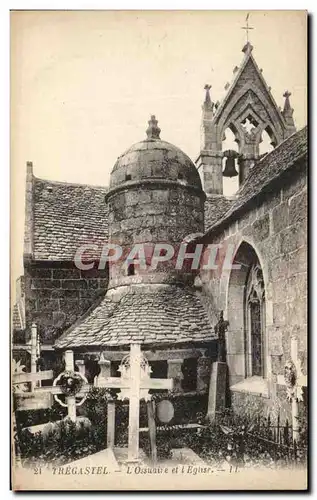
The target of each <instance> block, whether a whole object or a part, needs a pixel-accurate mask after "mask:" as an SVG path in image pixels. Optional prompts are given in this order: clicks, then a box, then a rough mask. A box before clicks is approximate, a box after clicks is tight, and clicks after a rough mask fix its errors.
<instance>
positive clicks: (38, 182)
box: [33, 177, 108, 261]
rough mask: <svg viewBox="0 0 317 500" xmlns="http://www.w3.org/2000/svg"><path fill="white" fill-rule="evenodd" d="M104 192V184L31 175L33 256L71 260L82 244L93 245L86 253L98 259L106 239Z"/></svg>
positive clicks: (105, 190) (106, 225) (41, 258)
mask: <svg viewBox="0 0 317 500" xmlns="http://www.w3.org/2000/svg"><path fill="white" fill-rule="evenodd" d="M106 193H107V188H104V187H97V186H87V185H81V184H68V183H63V182H53V181H48V180H43V179H37V178H36V177H33V258H34V259H36V260H53V261H54V260H55V261H56V260H58V261H59V260H61V261H71V260H73V258H74V255H75V252H76V250H77V248H78V247H79V246H80V245H83V244H94V245H97V246H98V250H97V251H91V252H90V254H89V256H90V257H91V258H93V259H95V258H98V256H100V250H99V249H101V247H102V245H103V244H104V243H106V242H107V239H108V206H107V203H106V202H105V194H106ZM85 255H86V254H85ZM87 255H88V254H87Z"/></svg>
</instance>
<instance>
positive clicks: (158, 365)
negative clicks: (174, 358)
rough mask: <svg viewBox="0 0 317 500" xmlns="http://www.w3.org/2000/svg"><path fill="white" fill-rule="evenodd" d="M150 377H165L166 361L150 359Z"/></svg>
mask: <svg viewBox="0 0 317 500" xmlns="http://www.w3.org/2000/svg"><path fill="white" fill-rule="evenodd" d="M150 366H151V368H152V371H151V375H150V376H151V378H167V361H166V360H162V361H150Z"/></svg>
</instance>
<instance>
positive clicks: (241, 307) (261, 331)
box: [227, 241, 267, 386]
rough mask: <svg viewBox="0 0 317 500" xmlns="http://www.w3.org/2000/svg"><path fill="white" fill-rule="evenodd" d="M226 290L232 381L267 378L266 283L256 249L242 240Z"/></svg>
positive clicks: (230, 375)
mask: <svg viewBox="0 0 317 500" xmlns="http://www.w3.org/2000/svg"><path fill="white" fill-rule="evenodd" d="M233 264H239V266H240V269H235V268H233V269H232V270H231V273H230V278H229V283H228V293H227V318H228V321H229V328H228V334H227V335H228V336H227V362H228V368H229V384H230V386H233V385H235V384H237V383H239V382H242V381H243V380H246V379H249V380H250V381H252V380H253V381H254V382H256V383H257V384H258V383H259V382H261V381H264V380H265V379H266V377H267V366H266V359H267V342H266V328H265V285H264V279H263V272H262V268H261V264H260V261H259V258H258V255H257V253H256V251H255V249H254V248H253V247H252V246H251V245H250V244H249V243H247V242H245V241H243V242H242V243H241V244H240V246H239V248H238V251H237V252H236V255H235V258H234V261H233Z"/></svg>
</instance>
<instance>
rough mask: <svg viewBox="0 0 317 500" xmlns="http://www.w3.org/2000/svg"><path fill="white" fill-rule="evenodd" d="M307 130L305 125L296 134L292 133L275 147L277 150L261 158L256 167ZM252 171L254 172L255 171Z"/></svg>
mask: <svg viewBox="0 0 317 500" xmlns="http://www.w3.org/2000/svg"><path fill="white" fill-rule="evenodd" d="M305 129H307V125H304V127H302V128H301V129H299V130H295V132H292V133H291V135H289V136H288V137H285V139H283V141H281V142H280V143H279V144H277V146H275V148H274V149H272V151H269V152H268V153H266V155H264V156H263V157H262V158H260V159H259V161H257V162H256V165H259V163H261V162H262V161H263V160H265V159H267V157H268V156H269V155H272V154H273V153H275V152H276V151H278V149H279V148H280V147H281V146H283V145H285V142H287V141H288V140H289V139H291V138H292V137H293V136H294V135H296V134H298V135H299V134H300V133H301V132H303V131H304V130H305ZM251 171H253V169H252V170H251Z"/></svg>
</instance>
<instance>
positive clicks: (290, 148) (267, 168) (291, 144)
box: [206, 126, 308, 234]
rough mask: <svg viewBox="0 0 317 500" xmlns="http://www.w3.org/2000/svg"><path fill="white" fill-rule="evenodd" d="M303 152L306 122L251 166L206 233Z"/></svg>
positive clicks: (263, 189) (303, 155) (260, 191)
mask: <svg viewBox="0 0 317 500" xmlns="http://www.w3.org/2000/svg"><path fill="white" fill-rule="evenodd" d="M307 152H308V146H307V126H306V127H304V128H303V129H301V130H299V131H298V132H295V133H294V134H292V135H291V136H290V137H288V138H287V139H285V141H283V142H282V143H281V144H279V145H278V146H277V147H276V148H275V149H273V151H271V152H270V153H268V154H267V155H265V156H264V157H263V158H261V159H260V160H259V161H258V162H257V163H256V164H255V165H254V166H253V168H252V169H251V171H250V173H249V175H248V177H247V179H246V180H245V182H244V184H243V185H242V186H241V188H240V189H239V191H238V193H237V199H236V200H235V201H234V202H233V203H232V204H231V206H230V208H229V210H228V211H227V212H226V213H225V214H224V215H223V216H222V217H221V218H220V219H218V221H216V222H215V223H214V225H213V226H211V227H210V228H209V229H208V230H207V234H209V233H210V232H214V231H216V230H217V229H219V228H220V227H222V226H223V224H224V223H225V222H226V221H228V220H229V219H231V218H233V217H234V216H236V215H237V214H238V212H239V211H240V210H241V209H242V208H245V207H246V206H247V204H248V203H250V202H251V201H253V200H255V199H256V198H257V197H258V196H260V195H261V194H264V193H266V192H269V191H270V185H271V184H272V183H273V182H275V181H276V180H277V179H278V178H279V177H280V176H281V175H283V174H284V173H286V171H288V170H289V169H290V168H292V167H293V166H294V165H295V164H296V163H297V162H298V161H299V160H301V159H306V158H307ZM206 227H207V226H206Z"/></svg>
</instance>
